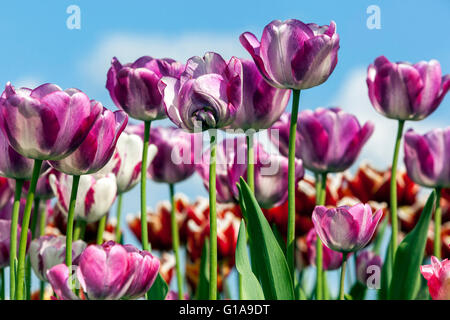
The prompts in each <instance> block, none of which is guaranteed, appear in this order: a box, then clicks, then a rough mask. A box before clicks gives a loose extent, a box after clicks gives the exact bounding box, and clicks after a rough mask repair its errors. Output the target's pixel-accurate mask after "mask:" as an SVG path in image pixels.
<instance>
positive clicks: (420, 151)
mask: <svg viewBox="0 0 450 320" xmlns="http://www.w3.org/2000/svg"><path fill="white" fill-rule="evenodd" d="M405 165H406V169H407V172H408V176H409V177H410V178H411V179H412V180H413V181H414V182H415V183H417V184H420V185H422V186H426V187H432V188H435V187H442V188H449V187H450V127H447V128H445V129H434V130H432V131H430V132H428V133H426V134H425V135H423V136H422V135H420V134H418V133H415V132H414V131H413V130H412V129H411V130H408V132H407V133H406V134H405Z"/></svg>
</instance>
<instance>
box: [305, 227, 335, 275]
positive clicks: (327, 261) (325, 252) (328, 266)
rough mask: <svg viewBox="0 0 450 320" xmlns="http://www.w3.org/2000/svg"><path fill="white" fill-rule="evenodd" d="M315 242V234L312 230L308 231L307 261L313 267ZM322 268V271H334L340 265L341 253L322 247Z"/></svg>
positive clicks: (314, 262) (314, 263)
mask: <svg viewBox="0 0 450 320" xmlns="http://www.w3.org/2000/svg"><path fill="white" fill-rule="evenodd" d="M316 241H317V233H316V230H315V229H314V228H312V229H311V230H309V232H308V235H307V236H306V245H307V247H308V260H309V263H310V264H311V265H313V266H315V265H316ZM322 258H323V261H322V266H323V269H324V270H336V269H339V268H340V267H341V265H342V253H341V252H337V251H334V250H331V249H329V248H328V247H326V246H323V247H322Z"/></svg>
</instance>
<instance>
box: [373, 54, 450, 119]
mask: <svg viewBox="0 0 450 320" xmlns="http://www.w3.org/2000/svg"><path fill="white" fill-rule="evenodd" d="M367 86H368V88H369V98H370V102H372V105H373V107H374V108H375V110H376V111H378V112H379V113H381V114H382V115H384V116H385V117H388V118H392V119H399V120H422V119H424V118H426V117H427V116H429V115H430V114H431V113H432V112H433V111H434V110H436V108H437V107H438V106H439V104H440V103H441V101H442V99H444V97H445V95H446V94H447V92H448V90H449V89H450V75H448V74H447V75H445V76H444V77H442V71H441V65H440V64H439V61H437V60H430V61H428V62H426V61H420V62H418V63H416V64H414V65H413V64H410V63H407V62H397V63H395V62H390V61H389V60H388V59H387V58H386V57H385V56H380V57H378V58H376V59H375V62H374V63H373V64H371V65H370V66H369V68H368V70H367Z"/></svg>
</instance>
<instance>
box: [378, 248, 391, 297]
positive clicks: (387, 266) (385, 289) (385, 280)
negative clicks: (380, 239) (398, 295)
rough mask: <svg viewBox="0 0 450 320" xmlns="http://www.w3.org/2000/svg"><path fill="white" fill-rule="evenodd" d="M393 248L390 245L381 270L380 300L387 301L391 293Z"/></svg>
mask: <svg viewBox="0 0 450 320" xmlns="http://www.w3.org/2000/svg"><path fill="white" fill-rule="evenodd" d="M391 250H392V247H391V245H390V244H389V246H388V248H387V250H386V253H385V256H384V264H383V267H382V269H381V283H380V285H381V288H380V290H379V291H378V300H387V299H388V293H389V286H390V284H391V279H392V254H391Z"/></svg>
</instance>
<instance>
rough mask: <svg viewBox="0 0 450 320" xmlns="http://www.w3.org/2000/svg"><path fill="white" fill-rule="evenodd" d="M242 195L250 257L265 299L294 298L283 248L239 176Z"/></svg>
mask: <svg viewBox="0 0 450 320" xmlns="http://www.w3.org/2000/svg"><path fill="white" fill-rule="evenodd" d="M241 191H242V198H243V200H244V203H245V209H246V214H247V219H248V233H249V237H250V239H251V241H250V253H251V257H252V261H253V260H255V261H254V264H255V265H257V266H258V273H259V274H258V277H259V279H260V281H261V285H262V288H263V291H264V296H265V297H266V299H272V300H275V299H278V300H293V299H295V294H294V285H293V283H292V281H291V275H290V272H289V268H288V265H287V262H286V258H285V256H284V253H283V251H282V250H281V248H280V246H279V244H278V241H277V239H276V238H275V236H274V234H273V232H272V230H271V228H270V225H269V223H268V222H267V220H266V218H265V217H264V215H263V213H262V211H261V208H260V207H259V205H258V202H257V201H256V199H255V196H254V195H253V193H252V192H251V191H250V188H249V186H248V185H247V183H246V182H245V181H244V179H242V178H241Z"/></svg>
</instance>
